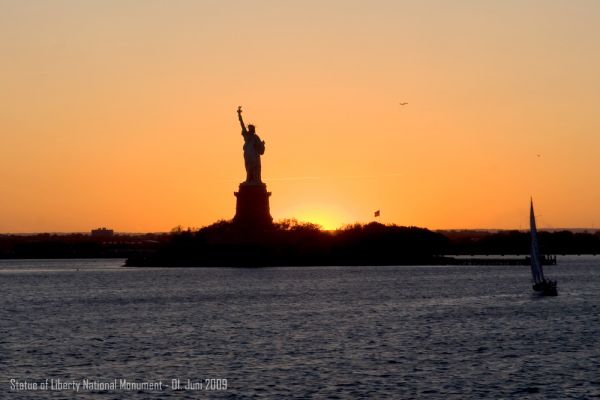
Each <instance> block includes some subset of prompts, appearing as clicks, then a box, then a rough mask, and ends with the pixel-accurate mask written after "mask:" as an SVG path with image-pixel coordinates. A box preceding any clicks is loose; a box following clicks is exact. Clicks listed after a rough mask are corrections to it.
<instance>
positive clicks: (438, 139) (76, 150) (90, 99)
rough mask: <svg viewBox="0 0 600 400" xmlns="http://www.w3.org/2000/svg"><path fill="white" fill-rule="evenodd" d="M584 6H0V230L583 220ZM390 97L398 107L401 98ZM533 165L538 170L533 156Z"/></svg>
mask: <svg viewBox="0 0 600 400" xmlns="http://www.w3.org/2000/svg"><path fill="white" fill-rule="evenodd" d="M599 20H600V2H598V1H595V0H589V1H583V0H581V1H577V0H565V1H558V0H556V1H550V0H548V1H546V0H538V1H532V0H519V1H517V0H506V1H501V2H500V1H497V2H491V1H479V0H472V1H459V0H456V1H442V0H439V1H430V0H425V1H396V0H390V1H368V2H367V1H358V0H352V1H351V0H329V1H321V0H319V1H316V0H315V1H312V0H310V1H307V0H302V1H291V0H290V1H280V0H278V1H276V0H272V1H261V0H257V1H227V0H212V1H168V2H167V1H142V0H140V1H127V0H123V1H122V0H115V1H109V0H101V1H100V0H98V1H78V0H73V1H64V0H56V1H49V0H48V1H29V0H23V1H21V0H14V1H8V0H4V1H2V2H0V73H1V76H2V79H0V129H1V130H2V132H1V134H0V232H38V231H53V232H54V231H87V230H89V229H91V228H95V227H99V226H107V227H111V228H114V229H115V230H118V231H129V232H132V231H133V232H138V231H166V230H169V229H171V228H172V227H174V226H176V225H183V226H192V227H198V226H202V225H206V224H209V223H211V222H213V221H215V220H217V219H229V218H231V217H233V214H234V209H235V198H234V196H233V192H234V191H235V190H237V185H238V184H239V182H241V181H242V180H243V179H244V177H245V172H244V166H243V156H242V144H243V140H242V138H241V136H240V129H239V125H238V122H237V119H236V113H235V110H236V108H237V106H238V105H243V106H244V111H245V114H244V117H245V119H246V121H247V122H249V123H252V122H253V123H255V124H256V125H257V132H258V134H259V135H260V136H261V138H262V139H264V140H265V141H266V143H267V148H266V153H265V155H264V156H263V179H264V181H265V182H266V183H267V185H268V189H269V190H270V191H272V192H273V195H272V197H271V212H272V215H273V217H274V218H275V219H276V220H277V219H282V218H288V217H297V218H299V219H302V220H309V221H314V222H317V223H321V224H322V225H324V226H325V227H326V228H331V227H336V226H338V225H341V224H344V223H351V222H355V221H361V222H366V221H369V220H371V219H372V216H373V211H374V210H376V209H381V214H382V216H381V221H382V222H386V223H396V224H401V225H417V226H423V227H428V228H432V229H439V228H519V227H523V228H525V227H527V224H528V206H529V203H528V202H529V197H530V196H533V197H534V201H535V204H536V211H537V212H538V213H539V214H540V215H539V225H540V226H541V227H553V228H556V227H596V228H598V227H599V226H600V206H599V204H600V186H599V184H598V183H599V182H600V157H599V154H600V113H599V112H598V106H599V105H600V73H599V71H600V52H599V51H598V49H600V25H598V21H599ZM401 101H406V102H408V103H409V104H408V105H407V106H400V105H399V102H401ZM538 155H539V156H538Z"/></svg>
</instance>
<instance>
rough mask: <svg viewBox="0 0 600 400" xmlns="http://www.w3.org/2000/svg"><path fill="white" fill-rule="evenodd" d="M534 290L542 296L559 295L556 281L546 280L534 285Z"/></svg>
mask: <svg viewBox="0 0 600 400" xmlns="http://www.w3.org/2000/svg"><path fill="white" fill-rule="evenodd" d="M533 290H534V291H535V292H537V293H539V294H540V295H542V296H558V290H557V289H556V282H553V281H544V282H540V283H536V284H534V285H533Z"/></svg>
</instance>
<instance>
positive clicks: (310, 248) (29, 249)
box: [0, 221, 600, 266]
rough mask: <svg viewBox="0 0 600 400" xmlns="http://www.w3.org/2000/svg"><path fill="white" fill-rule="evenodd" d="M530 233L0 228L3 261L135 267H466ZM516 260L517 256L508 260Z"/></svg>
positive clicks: (544, 240) (504, 257)
mask: <svg viewBox="0 0 600 400" xmlns="http://www.w3.org/2000/svg"><path fill="white" fill-rule="evenodd" d="M539 236H540V243H541V246H542V252H543V253H544V254H551V255H597V254H600V231H596V232H571V231H564V230H563V231H556V232H554V231H553V232H549V231H542V232H540V235H539ZM529 241H530V239H529V232H527V231H525V232H524V231H495V232H490V231H482V230H446V231H430V230H427V229H423V228H416V227H401V226H396V225H382V224H378V223H371V224H367V225H359V224H355V225H352V226H350V227H347V228H344V229H340V230H336V231H322V230H319V229H318V227H317V226H315V225H312V224H302V223H298V222H296V221H287V222H284V223H280V224H275V225H274V226H273V228H272V229H270V230H262V231H256V232H253V231H252V230H243V229H242V230H240V229H238V228H236V226H235V225H233V224H232V223H231V222H229V221H219V222H217V223H215V224H213V225H210V226H208V227H204V228H201V229H199V230H182V229H181V230H177V231H175V232H171V233H148V234H139V235H136V234H127V235H122V234H114V235H111V236H109V237H92V236H91V235H89V234H83V233H78V234H34V235H21V234H19V235H3V234H0V259H74V258H88V259H89V258H107V259H109V258H123V259H127V265H129V266H180V265H181V266H183V265H188V266H189V265H192V266H262V265H312V266H315V265H408V264H413V265H415V264H416V265H425V264H430V265H460V264H465V263H468V262H469V261H464V260H460V259H459V260H457V259H455V258H456V257H459V258H460V257H465V256H472V257H488V258H489V257H494V258H498V260H497V261H496V262H494V261H489V260H483V261H482V262H485V263H494V264H495V265H498V264H500V265H502V264H515V265H516V264H520V263H522V264H523V265H525V264H526V262H525V261H524V260H525V257H526V256H528V255H529V252H530V249H529V246H530V244H529ZM509 258H514V260H509Z"/></svg>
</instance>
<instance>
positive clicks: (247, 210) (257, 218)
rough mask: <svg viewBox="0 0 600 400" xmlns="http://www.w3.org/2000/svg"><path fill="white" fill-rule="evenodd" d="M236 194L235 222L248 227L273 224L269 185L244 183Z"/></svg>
mask: <svg viewBox="0 0 600 400" xmlns="http://www.w3.org/2000/svg"><path fill="white" fill-rule="evenodd" d="M234 195H235V197H237V201H236V206H235V217H234V218H233V222H234V223H236V224H238V225H240V226H244V227H247V228H253V227H256V228H260V227H268V226H270V225H272V224H273V217H271V211H270V209H269V196H271V192H267V185H265V184H264V183H262V184H247V183H242V184H240V190H239V192H235V193H234Z"/></svg>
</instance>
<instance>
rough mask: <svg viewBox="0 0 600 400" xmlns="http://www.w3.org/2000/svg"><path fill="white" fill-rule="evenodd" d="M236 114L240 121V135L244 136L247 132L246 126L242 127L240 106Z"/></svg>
mask: <svg viewBox="0 0 600 400" xmlns="http://www.w3.org/2000/svg"><path fill="white" fill-rule="evenodd" d="M237 113H238V119H239V120H240V125H241V126H242V135H245V134H246V133H247V132H248V130H247V129H246V125H244V120H243V119H242V106H238V109H237Z"/></svg>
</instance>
